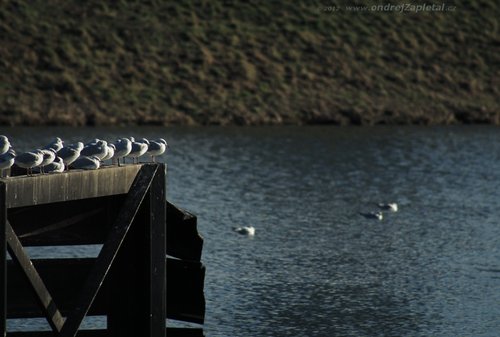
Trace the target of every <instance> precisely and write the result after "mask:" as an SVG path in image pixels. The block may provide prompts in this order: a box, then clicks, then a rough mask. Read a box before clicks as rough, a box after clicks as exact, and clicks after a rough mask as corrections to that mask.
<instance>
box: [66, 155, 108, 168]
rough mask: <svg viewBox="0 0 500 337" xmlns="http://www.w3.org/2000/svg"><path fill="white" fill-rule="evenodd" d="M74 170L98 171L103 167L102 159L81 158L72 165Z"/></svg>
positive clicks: (94, 157)
mask: <svg viewBox="0 0 500 337" xmlns="http://www.w3.org/2000/svg"><path fill="white" fill-rule="evenodd" d="M70 166H71V167H72V168H75V169H80V170H97V169H98V168H99V167H100V166H101V162H100V159H99V158H98V157H96V156H91V157H85V156H80V157H79V158H78V159H77V160H75V161H74V162H73V164H71V165H70Z"/></svg>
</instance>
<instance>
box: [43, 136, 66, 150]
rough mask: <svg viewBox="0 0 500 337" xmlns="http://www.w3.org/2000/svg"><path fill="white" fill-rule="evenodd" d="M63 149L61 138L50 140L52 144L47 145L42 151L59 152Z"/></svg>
mask: <svg viewBox="0 0 500 337" xmlns="http://www.w3.org/2000/svg"><path fill="white" fill-rule="evenodd" d="M62 147H63V141H62V139H61V138H59V137H56V138H54V139H53V140H52V142H50V143H48V144H47V145H45V146H44V147H43V150H50V149H53V150H54V151H55V152H57V151H59V150H60V149H62Z"/></svg>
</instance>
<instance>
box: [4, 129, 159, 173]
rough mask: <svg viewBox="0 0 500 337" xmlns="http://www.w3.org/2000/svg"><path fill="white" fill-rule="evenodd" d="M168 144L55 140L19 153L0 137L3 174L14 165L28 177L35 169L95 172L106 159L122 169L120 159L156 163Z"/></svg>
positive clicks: (123, 161) (99, 140) (132, 140)
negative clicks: (71, 169) (142, 158)
mask: <svg viewBox="0 0 500 337" xmlns="http://www.w3.org/2000/svg"><path fill="white" fill-rule="evenodd" d="M167 149H168V144H167V142H166V141H165V139H163V138H160V139H158V140H154V141H150V140H148V139H146V138H142V139H141V140H139V141H136V140H135V138H133V137H129V138H120V139H118V140H117V141H116V142H114V143H108V142H107V141H105V140H101V139H94V140H92V141H90V142H88V143H86V144H83V143H82V142H77V143H74V144H70V145H67V146H64V142H63V140H62V139H61V138H59V137H56V138H54V139H53V140H52V141H51V142H50V143H49V144H47V145H45V146H43V147H42V148H39V149H35V150H32V151H28V152H24V153H21V154H16V152H15V151H14V149H13V148H12V145H11V143H10V141H9V139H8V138H7V137H6V136H2V135H0V173H1V176H3V171H4V170H7V169H10V168H11V167H12V166H13V165H14V164H15V165H17V166H19V167H21V168H24V169H26V172H27V174H28V175H32V174H33V173H34V170H36V171H37V172H40V173H42V174H44V173H56V172H63V171H64V170H68V169H69V168H73V169H84V170H95V169H98V168H99V167H101V166H102V163H103V162H104V161H106V160H111V162H112V164H117V165H118V166H120V165H121V164H120V159H121V161H122V163H125V158H132V162H133V163H134V164H138V163H139V157H141V156H143V155H149V156H151V161H152V162H155V161H156V157H158V156H160V155H162V154H163V153H165V152H166V151H167Z"/></svg>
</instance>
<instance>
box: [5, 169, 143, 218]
mask: <svg viewBox="0 0 500 337" xmlns="http://www.w3.org/2000/svg"><path fill="white" fill-rule="evenodd" d="M145 165H148V164H145ZM142 166H144V165H126V166H120V167H118V166H109V167H103V168H100V169H98V170H88V171H85V170H71V171H68V172H64V173H57V174H37V175H34V176H29V177H28V176H17V177H9V178H3V179H0V180H1V181H2V182H3V183H5V185H6V207H7V208H12V207H22V206H31V205H39V204H46V203H53V202H62V201H69V200H78V199H86V198H97V197H101V196H106V195H115V194H125V193H127V192H128V190H129V189H130V186H131V185H132V182H133V181H134V178H135V176H136V175H137V172H138V171H139V170H140V169H141V167H142Z"/></svg>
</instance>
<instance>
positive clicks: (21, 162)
mask: <svg viewBox="0 0 500 337" xmlns="http://www.w3.org/2000/svg"><path fill="white" fill-rule="evenodd" d="M42 161H43V152H42V150H35V151H32V152H25V153H21V154H20V155H17V156H16V158H15V160H14V162H15V163H16V165H17V166H19V167H22V168H25V169H26V173H27V175H29V176H30V175H32V174H33V168H34V167H37V166H38V165H40V164H41V163H42Z"/></svg>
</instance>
